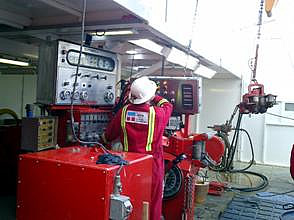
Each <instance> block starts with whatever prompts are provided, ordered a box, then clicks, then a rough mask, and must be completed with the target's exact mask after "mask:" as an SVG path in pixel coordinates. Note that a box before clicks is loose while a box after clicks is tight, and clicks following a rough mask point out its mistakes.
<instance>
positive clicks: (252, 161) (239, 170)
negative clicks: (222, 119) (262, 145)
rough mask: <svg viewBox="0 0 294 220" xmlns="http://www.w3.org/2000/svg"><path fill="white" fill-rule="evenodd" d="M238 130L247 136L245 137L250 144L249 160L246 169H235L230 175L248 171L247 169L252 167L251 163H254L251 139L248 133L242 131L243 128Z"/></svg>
mask: <svg viewBox="0 0 294 220" xmlns="http://www.w3.org/2000/svg"><path fill="white" fill-rule="evenodd" d="M238 130H239V131H243V132H245V133H246V135H247V137H248V140H249V143H250V149H251V160H250V162H249V165H248V166H247V167H245V168H243V169H238V170H237V169H235V170H231V171H230V172H231V173H236V172H243V171H246V170H248V169H249V168H250V167H251V166H252V165H253V163H254V150H253V144H252V140H251V137H250V135H249V133H248V131H246V130H245V129H243V128H239V129H238Z"/></svg>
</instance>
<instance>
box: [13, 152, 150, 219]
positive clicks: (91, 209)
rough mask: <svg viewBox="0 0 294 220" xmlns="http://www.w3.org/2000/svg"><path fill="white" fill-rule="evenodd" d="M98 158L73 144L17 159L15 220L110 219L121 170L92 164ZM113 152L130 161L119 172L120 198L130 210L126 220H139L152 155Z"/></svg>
mask: <svg viewBox="0 0 294 220" xmlns="http://www.w3.org/2000/svg"><path fill="white" fill-rule="evenodd" d="M101 154H102V153H101V150H100V149H97V148H86V147H80V146H75V147H68V148H61V149H57V150H49V151H42V152H37V153H30V154H22V155H20V157H19V175H18V194H17V219H18V220H22V219H27V220H35V219H36V220H40V219H42V220H47V219H48V220H49V219H50V220H53V219H54V220H59V219H60V220H67V219H76V220H81V219H87V220H91V219H95V220H97V219H99V220H100V219H101V220H103V219H105V220H106V219H107V220H108V219H109V218H110V197H111V194H112V193H113V183H114V177H115V174H116V172H117V170H118V168H119V166H118V165H105V164H96V160H97V157H98V155H101ZM115 154H119V155H121V156H122V157H123V158H124V159H125V160H127V161H128V162H129V164H128V165H126V166H123V168H122V170H121V172H120V177H121V182H122V193H121V195H123V196H127V197H129V198H130V201H131V203H132V206H133V211H132V213H131V215H130V218H129V219H132V220H137V219H142V215H143V203H144V204H148V203H150V199H151V181H152V179H151V177H152V174H151V172H152V156H150V155H144V154H138V153H129V152H123V153H115ZM144 207H145V206H144Z"/></svg>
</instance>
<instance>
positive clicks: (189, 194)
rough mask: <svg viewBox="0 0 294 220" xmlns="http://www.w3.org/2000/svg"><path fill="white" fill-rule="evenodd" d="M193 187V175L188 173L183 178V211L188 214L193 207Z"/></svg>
mask: <svg viewBox="0 0 294 220" xmlns="http://www.w3.org/2000/svg"><path fill="white" fill-rule="evenodd" d="M194 188H195V176H194V175H188V176H187V177H186V178H185V196H184V211H185V212H187V213H189V214H190V215H191V214H192V212H193V209H194V207H193V206H194V202H193V191H194Z"/></svg>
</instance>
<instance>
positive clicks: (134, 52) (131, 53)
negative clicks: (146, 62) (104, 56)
mask: <svg viewBox="0 0 294 220" xmlns="http://www.w3.org/2000/svg"><path fill="white" fill-rule="evenodd" d="M137 53H138V52H137V51H135V50H127V51H126V54H130V55H134V54H137Z"/></svg>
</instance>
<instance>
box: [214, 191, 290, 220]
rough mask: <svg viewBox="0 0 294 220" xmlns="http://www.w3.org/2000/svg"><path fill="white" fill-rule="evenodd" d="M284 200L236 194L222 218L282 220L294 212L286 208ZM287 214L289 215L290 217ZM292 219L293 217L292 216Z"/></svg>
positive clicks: (234, 219)
mask: <svg viewBox="0 0 294 220" xmlns="http://www.w3.org/2000/svg"><path fill="white" fill-rule="evenodd" d="M284 204H285V202H284V201H274V200H270V199H261V198H258V197H257V196H250V197H248V196H240V195H236V196H235V197H234V198H233V199H232V201H231V202H230V203H229V205H228V207H227V208H226V209H225V211H224V212H223V213H222V214H221V216H220V218H219V219H220V220H228V219H231V220H253V219H257V220H280V219H281V217H282V216H283V215H284V216H285V215H286V214H284V213H286V212H287V213H290V214H289V215H291V214H293V218H292V219H294V212H292V211H290V210H284V209H283V205H284ZM289 215H287V217H289ZM290 219H291V218H290Z"/></svg>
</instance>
